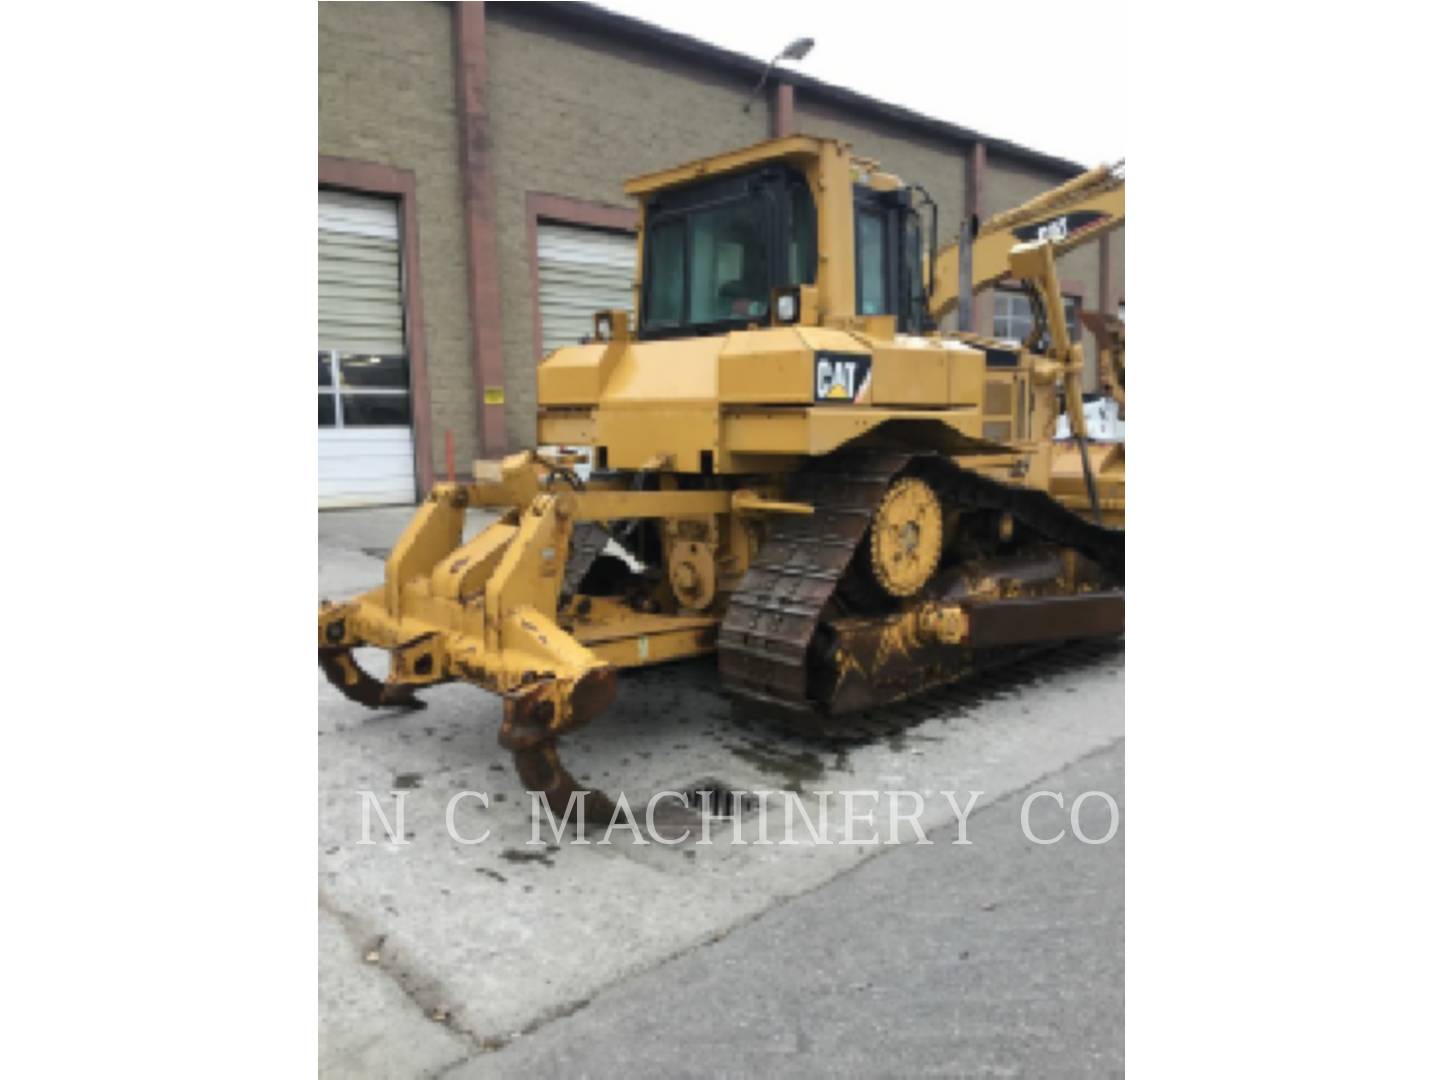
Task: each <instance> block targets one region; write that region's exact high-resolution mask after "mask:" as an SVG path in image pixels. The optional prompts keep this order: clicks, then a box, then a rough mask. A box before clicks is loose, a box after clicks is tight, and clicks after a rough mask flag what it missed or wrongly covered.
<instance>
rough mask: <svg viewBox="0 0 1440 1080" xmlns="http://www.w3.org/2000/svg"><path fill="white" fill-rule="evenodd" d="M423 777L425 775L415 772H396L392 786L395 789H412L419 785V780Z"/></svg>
mask: <svg viewBox="0 0 1440 1080" xmlns="http://www.w3.org/2000/svg"><path fill="white" fill-rule="evenodd" d="M424 779H425V777H423V776H422V775H420V774H419V773H415V772H403V773H397V774H396V776H395V783H394V787H395V790H397V791H413V790H414V789H415V788H418V787H419V786H420V781H422V780H424Z"/></svg>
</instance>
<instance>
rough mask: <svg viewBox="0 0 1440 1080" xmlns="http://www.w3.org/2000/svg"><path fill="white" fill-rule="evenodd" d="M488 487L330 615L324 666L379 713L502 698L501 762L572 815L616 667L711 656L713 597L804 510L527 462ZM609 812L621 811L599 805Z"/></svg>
mask: <svg viewBox="0 0 1440 1080" xmlns="http://www.w3.org/2000/svg"><path fill="white" fill-rule="evenodd" d="M477 475H479V476H480V477H481V478H480V479H477V480H476V482H474V483H462V484H454V483H451V484H440V485H438V486H437V487H436V488H435V490H434V491H433V492H432V493H431V495H430V497H429V498H428V499H427V500H426V501H425V502H424V503H423V504H422V505H421V507H420V508H419V510H418V511H417V513H416V515H415V517H414V519H413V520H412V521H411V522H410V524H409V526H408V527H407V528H406V530H405V532H404V533H403V534H402V536H401V537H400V539H399V541H398V542H397V543H396V545H395V547H394V549H393V550H392V551H391V553H390V555H389V557H388V558H387V559H386V561H385V583H384V584H383V585H381V586H380V587H378V588H376V589H373V590H371V591H370V592H368V593H365V594H363V595H362V596H359V597H356V598H355V599H354V600H351V601H349V602H347V603H343V604H329V603H326V604H323V605H322V606H321V609H320V619H319V659H320V667H321V669H322V670H323V671H324V673H325V675H326V677H327V678H328V679H329V680H330V682H331V683H333V684H334V685H335V686H336V687H337V688H338V689H339V690H340V692H341V693H343V694H344V695H345V696H346V697H348V698H350V699H351V700H352V701H357V702H359V703H361V704H363V705H367V706H370V707H371V708H382V707H386V706H398V707H412V708H413V707H419V705H420V702H419V700H418V699H417V698H416V696H415V694H416V692H417V691H419V690H422V689H424V688H426V687H429V686H433V685H436V684H439V683H443V682H451V681H457V680H458V681H464V682H470V683H474V684H475V685H477V686H479V687H482V688H483V689H485V690H489V691H490V692H492V693H495V694H498V695H500V696H501V698H502V699H503V701H504V718H503V720H502V722H501V725H500V731H499V742H500V745H501V746H503V747H504V748H505V749H507V750H509V751H510V752H511V754H512V755H513V757H514V759H515V764H516V768H517V770H518V772H519V774H520V777H521V780H522V781H523V782H524V783H525V785H526V786H527V787H528V788H529V789H531V790H534V791H539V792H541V793H543V794H544V796H545V798H546V800H547V801H548V802H549V803H550V804H551V806H552V807H553V808H554V810H555V812H557V813H559V812H562V811H563V809H564V807H565V806H566V805H567V803H568V802H569V800H570V797H571V795H572V794H574V793H576V792H577V791H579V790H580V788H579V786H578V785H577V784H576V782H575V779H574V778H573V777H572V776H571V774H570V773H569V772H568V771H567V770H566V769H565V767H564V766H563V765H562V764H561V762H560V759H559V756H558V753H557V751H556V741H557V739H558V738H559V737H560V736H561V735H563V734H565V733H566V732H568V731H571V730H573V729H575V728H577V727H580V726H582V725H583V724H586V723H588V722H589V721H590V720H591V719H593V718H594V717H595V716H597V715H598V714H600V713H601V712H603V711H604V710H605V709H606V708H608V707H609V705H610V703H611V702H612V701H613V700H614V697H615V692H616V673H617V671H618V670H619V669H620V668H624V667H634V666H639V665H643V664H651V663H658V662H661V661H665V660H673V659H680V658H683V657H689V656H697V655H701V654H703V653H708V652H711V651H713V650H714V648H715V636H716V630H717V627H718V624H719V615H718V613H717V610H716V607H717V603H716V601H717V597H718V592H717V589H718V588H719V587H721V586H726V587H733V584H734V582H735V581H738V579H739V577H740V576H741V575H742V574H743V572H744V561H743V560H744V558H745V557H746V556H747V555H748V552H749V550H750V549H751V547H752V546H754V545H756V544H758V524H757V521H756V519H757V518H758V517H760V516H762V515H765V514H768V513H776V512H780V513H784V512H808V507H793V506H789V505H787V504H783V503H775V502H773V501H771V500H769V499H768V498H766V496H765V494H764V493H763V492H757V491H753V490H748V489H746V490H730V489H720V488H704V489H695V488H682V487H680V486H679V485H680V483H681V481H679V480H677V479H676V478H674V477H666V478H663V484H664V485H669V486H659V487H656V488H645V487H638V486H637V485H635V484H634V483H633V482H632V479H633V478H632V479H627V478H626V477H624V476H620V475H614V476H608V477H601V478H595V479H592V481H591V483H589V484H588V485H585V484H581V483H580V482H579V481H578V480H577V479H576V478H575V477H574V475H573V474H571V473H568V472H567V471H565V470H561V469H553V468H551V467H550V466H548V465H547V464H546V463H545V462H544V461H542V460H540V459H539V458H537V457H536V455H534V454H533V453H532V452H526V453H523V454H516V455H512V456H511V457H509V458H506V459H505V460H504V461H503V462H500V463H493V464H490V463H481V464H480V465H477ZM483 507H494V508H497V509H499V511H500V514H499V517H498V518H497V519H496V520H494V521H492V522H491V523H490V524H489V525H488V526H486V527H485V528H483V529H482V530H481V531H480V532H479V533H477V534H476V535H475V536H474V537H473V538H471V539H470V540H467V541H464V542H463V543H462V536H463V533H464V524H465V513H466V511H467V510H468V509H471V508H483ZM662 519H663V520H662ZM752 537H753V538H752ZM611 539H617V540H618V541H619V543H620V547H621V550H622V551H625V552H626V553H627V554H628V555H630V556H631V558H632V559H635V558H636V557H637V553H638V554H639V555H643V556H645V557H647V558H650V559H653V560H654V561H655V562H657V563H659V564H661V565H666V564H668V569H669V572H668V573H666V572H662V571H660V570H658V569H654V568H651V567H647V568H646V569H645V570H643V571H642V572H639V573H637V572H635V571H634V570H633V569H632V568H631V567H630V565H629V564H627V563H626V562H625V561H624V560H621V559H617V558H616V557H615V556H613V555H608V554H605V553H604V548H605V546H606V544H607V543H608V542H609V541H610V540H611ZM736 553H739V554H736ZM737 560H739V561H737ZM697 581H703V582H704V583H706V584H707V585H708V588H706V589H698V588H696V587H695V584H694V583H695V582H697ZM586 589H591V590H593V591H585V590H586ZM363 646H370V647H376V648H380V649H383V650H385V651H386V652H388V653H389V656H390V668H389V673H388V675H387V677H386V678H385V679H384V680H383V681H381V680H379V679H376V678H373V677H372V676H370V675H369V674H368V673H366V672H365V671H364V670H363V669H362V668H361V667H360V666H359V665H358V664H357V663H356V661H355V657H354V650H355V649H356V648H357V647H363ZM597 803H608V800H602V799H600V798H599V797H598V793H597V798H596V800H594V801H592V802H591V805H592V806H595V805H596V804H597Z"/></svg>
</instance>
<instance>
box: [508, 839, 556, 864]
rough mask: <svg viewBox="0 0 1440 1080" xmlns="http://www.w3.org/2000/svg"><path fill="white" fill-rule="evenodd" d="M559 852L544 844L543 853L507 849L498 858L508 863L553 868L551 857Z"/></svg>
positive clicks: (552, 846) (554, 847)
mask: <svg viewBox="0 0 1440 1080" xmlns="http://www.w3.org/2000/svg"><path fill="white" fill-rule="evenodd" d="M559 850H560V849H559V848H558V847H557V846H556V845H554V844H546V845H545V850H544V851H524V850H522V849H520V848H513V847H508V848H506V849H505V850H504V851H502V852H500V857H501V858H502V859H504V860H505V861H506V862H509V863H540V865H542V866H554V865H555V859H554V858H553V856H554V854H555V852H557V851H559Z"/></svg>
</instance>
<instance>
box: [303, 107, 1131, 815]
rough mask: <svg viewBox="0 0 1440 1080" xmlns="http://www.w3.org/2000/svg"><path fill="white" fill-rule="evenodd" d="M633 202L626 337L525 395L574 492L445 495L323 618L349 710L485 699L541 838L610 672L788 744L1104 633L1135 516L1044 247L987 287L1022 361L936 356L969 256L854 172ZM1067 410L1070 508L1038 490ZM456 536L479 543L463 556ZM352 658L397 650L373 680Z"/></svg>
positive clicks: (961, 339)
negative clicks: (675, 677)
mask: <svg viewBox="0 0 1440 1080" xmlns="http://www.w3.org/2000/svg"><path fill="white" fill-rule="evenodd" d="M1087 175H1088V174H1087ZM625 190H626V192H627V193H628V194H629V195H630V196H632V197H634V198H635V199H637V200H638V201H639V205H640V209H641V225H640V229H639V237H638V243H637V272H636V285H635V292H636V303H635V308H634V310H635V315H634V317H633V318H632V316H631V315H630V314H629V313H628V312H627V311H624V310H617V311H606V312H597V313H595V316H594V324H593V325H594V334H593V336H592V337H590V338H588V339H587V340H586V341H584V342H582V343H579V344H575V345H571V346H566V347H563V348H560V349H557V350H555V351H554V352H552V353H551V354H550V355H549V356H547V357H546V358H545V360H544V361H543V362H542V363H541V364H540V366H539V369H538V420H537V432H536V443H537V445H541V446H562V447H583V448H584V452H585V455H586V457H587V459H588V462H587V463H588V465H589V466H590V468H589V472H588V476H586V477H584V478H583V479H582V475H581V472H579V471H577V467H578V465H579V459H578V455H577V454H567V453H554V454H541V453H538V452H537V451H535V450H526V451H523V452H520V453H516V454H512V455H510V456H508V457H506V458H504V459H503V460H499V461H481V462H476V463H475V466H474V475H473V477H472V478H470V479H466V480H463V481H460V482H448V483H439V484H437V485H436V486H435V487H434V489H433V490H432V491H431V492H430V493H429V495H428V497H427V498H426V499H425V501H424V502H423V503H422V504H421V505H420V507H419V508H418V510H417V512H416V514H415V517H414V519H413V520H412V521H411V522H410V524H409V526H408V527H407V528H406V529H405V531H404V533H403V534H402V535H401V537H400V539H399V541H398V542H397V543H396V544H395V546H394V548H393V550H392V551H391V552H390V554H389V557H388V558H387V560H386V562H385V580H384V584H383V585H381V586H379V587H378V588H376V589H374V590H373V591H371V592H368V593H365V594H364V595H361V596H358V597H355V598H353V599H351V600H349V601H346V602H341V603H325V604H322V607H321V610H320V615H319V655H320V666H321V668H322V669H323V670H324V672H325V674H326V675H327V676H328V677H329V679H330V681H331V682H332V683H333V684H334V685H335V686H336V687H338V688H339V690H340V691H341V692H342V693H344V694H345V695H346V696H347V697H349V698H351V699H353V700H355V701H357V702H360V703H361V704H364V705H368V706H372V707H383V706H417V705H418V704H419V701H418V699H417V698H416V696H415V695H416V693H417V691H420V690H423V689H424V688H425V687H428V686H432V685H435V684H437V683H441V682H447V681H452V680H461V681H465V682H470V683H474V684H475V685H477V686H479V687H482V688H483V689H485V690H488V691H490V692H492V693H495V694H498V695H500V696H501V697H502V699H503V703H504V708H503V720H502V722H501V725H500V729H499V742H500V744H501V746H502V747H504V748H505V749H506V750H508V751H510V753H511V754H512V755H513V757H514V760H515V763H516V767H517V769H518V772H519V775H520V778H521V780H522V782H523V783H524V784H525V786H526V787H527V788H528V789H530V790H532V791H536V792H540V793H543V795H544V797H545V798H546V800H547V801H548V802H549V803H550V805H551V806H553V807H554V808H555V810H556V812H557V813H558V812H559V811H560V810H561V809H563V808H564V807H565V806H566V805H567V804H568V803H569V801H570V799H571V797H572V796H574V795H575V794H576V793H577V792H578V791H579V790H580V789H579V787H578V785H577V783H576V781H575V780H574V778H573V777H572V776H571V774H570V773H569V772H568V771H567V770H566V769H565V767H564V766H563V765H562V764H561V762H560V758H559V755H558V753H557V741H558V740H559V739H560V738H561V737H562V736H564V735H565V734H566V733H567V732H569V731H572V730H573V729H575V728H577V727H579V726H581V725H583V724H586V723H587V722H589V721H590V720H592V719H593V718H594V717H595V716H596V715H598V714H599V713H601V712H602V711H603V710H604V709H605V708H606V707H607V706H608V705H609V704H610V703H611V701H612V700H613V698H614V697H615V694H616V686H617V674H618V672H620V671H621V670H623V669H626V668H635V667H640V666H643V665H648V664H656V663H662V662H666V661H671V660H676V659H680V658H685V657H695V656H701V655H706V654H714V655H716V656H717V658H718V663H719V669H720V674H721V680H722V684H723V687H724V689H725V690H726V692H727V693H728V694H730V695H732V696H733V698H734V699H735V700H736V701H737V702H740V703H742V704H746V703H749V704H753V705H755V706H757V707H764V708H765V709H766V710H767V711H769V712H772V713H774V714H777V715H780V716H786V717H791V718H793V719H794V721H795V723H796V724H797V725H801V726H803V725H804V724H805V723H806V722H807V720H809V719H813V718H814V717H815V716H817V715H824V716H836V717H843V715H844V714H846V713H848V712H852V711H855V710H861V709H872V708H875V707H882V706H884V705H885V704H886V703H889V702H894V701H898V700H900V699H902V698H905V697H908V696H910V695H914V694H917V693H919V692H921V691H924V690H926V689H928V688H931V687H935V686H938V685H941V684H944V683H947V682H950V681H952V680H955V679H957V678H960V677H962V676H963V675H964V674H966V673H967V672H968V671H970V670H972V667H973V664H974V662H975V661H976V659H977V657H982V656H989V655H992V654H994V653H997V652H998V653H1002V654H1003V653H1004V652H1005V651H1006V650H1011V649H1014V648H1016V647H1020V646H1026V645H1030V644H1033V643H1037V642H1050V641H1062V640H1069V639H1080V638H1087V637H1097V636H1109V635H1118V634H1120V633H1122V632H1123V628H1124V591H1123V590H1124V533H1123V516H1124V501H1123V487H1121V488H1120V489H1119V492H1120V494H1119V495H1118V497H1115V496H1111V495H1107V494H1106V493H1105V491H1104V489H1103V485H1101V484H1100V483H1099V482H1097V478H1096V476H1095V475H1094V473H1093V470H1092V468H1091V462H1090V451H1089V449H1088V447H1087V444H1086V438H1085V424H1084V415H1083V410H1082V408H1081V386H1080V379H1081V373H1082V361H1083V353H1082V350H1081V347H1080V346H1079V345H1078V344H1076V343H1074V342H1072V341H1071V340H1070V336H1069V331H1068V329H1067V326H1066V322H1065V318H1064V311H1063V307H1062V299H1061V295H1060V291H1059V285H1058V279H1057V277H1056V273H1055V255H1056V250H1057V237H1056V236H1054V235H1053V234H1052V235H1045V234H1044V233H1043V232H1042V233H1041V234H1038V235H1036V236H1035V237H1034V238H1031V239H1028V240H1015V239H1014V238H1013V237H1012V238H1010V240H1009V241H1008V242H1006V243H1005V245H1004V248H1005V250H1004V273H1003V274H1001V275H999V277H995V276H994V274H993V273H992V271H991V270H989V269H984V270H983V271H982V272H983V273H984V274H987V275H990V277H993V278H994V281H999V280H1001V279H1002V278H1008V279H1011V280H1013V281H1014V282H1016V283H1018V284H1019V285H1020V286H1021V287H1023V288H1024V289H1025V290H1026V291H1027V292H1028V294H1029V296H1030V297H1031V300H1032V303H1033V305H1034V314H1035V320H1034V321H1035V327H1036V330H1035V332H1034V333H1033V334H1032V335H1031V337H1030V338H1029V339H1028V340H1027V341H1026V342H1024V343H1021V344H1016V343H1013V342H1006V341H1001V340H997V339H993V338H989V337H986V336H984V335H979V334H975V333H969V332H941V331H939V330H937V329H936V327H937V324H938V320H939V319H940V317H942V316H943V315H944V313H945V312H946V311H948V310H949V309H950V308H951V307H953V306H954V305H955V304H957V303H960V302H961V301H962V300H968V297H969V295H970V293H971V291H972V289H973V287H974V285H980V286H981V287H985V286H983V285H981V279H980V278H976V279H974V285H972V284H971V283H970V282H966V281H964V279H965V277H966V276H967V274H968V273H969V270H968V269H967V266H968V264H973V266H975V267H977V268H979V267H987V266H988V265H989V264H988V262H986V261H985V259H984V252H983V251H982V248H985V249H986V250H988V244H986V243H982V241H983V238H984V237H985V236H987V235H988V234H987V233H984V231H983V230H981V231H980V232H978V233H977V234H976V235H975V236H962V237H961V239H960V241H959V242H958V243H957V244H956V245H952V246H951V247H953V248H954V250H953V251H952V250H951V247H947V248H945V249H941V248H940V247H939V245H938V237H937V236H936V221H937V214H936V210H935V205H934V203H933V201H932V200H930V199H929V197H928V195H926V193H925V192H924V191H923V189H921V188H919V187H917V186H912V185H907V184H906V183H905V182H904V181H903V180H901V179H900V178H898V177H896V176H894V175H892V174H889V173H886V172H884V171H882V170H881V168H880V167H879V165H878V163H876V162H873V161H870V160H868V159H864V158H861V157H858V156H857V155H855V154H853V153H852V151H851V149H850V147H849V146H848V145H847V144H844V143H841V142H838V141H834V140H829V139H821V138H813V137H809V136H800V135H797V136H788V137H784V138H780V139H773V140H769V141H767V142H764V143H760V144H758V145H755V146H752V147H748V148H745V149H741V150H736V151H733V152H729V153H723V154H718V155H715V156H712V157H708V158H705V159H704V160H701V161H696V162H692V163H690V164H687V165H682V166H679V167H677V168H673V169H669V170H665V171H663V172H659V173H655V174H651V175H647V176H642V177H639V178H637V179H635V180H632V181H630V182H629V183H628V184H627V185H626V188H625ZM1045 212H1048V211H1046V209H1045V208H1044V207H1041V208H1040V213H1041V216H1043V214H1044V213H1045ZM1122 213H1123V204H1122ZM927 225H928V228H927ZM928 253H933V255H934V257H933V258H931V257H927V254H928ZM962 263H964V264H967V266H962V265H961V264H962ZM986 280H988V279H986ZM994 281H991V282H990V284H993V283H994ZM962 291H963V293H964V296H962V295H961V293H962ZM1062 410H1063V411H1064V412H1065V413H1066V414H1067V415H1068V417H1069V420H1070V424H1071V428H1072V431H1073V432H1074V434H1075V439H1074V445H1075V448H1076V451H1077V452H1078V454H1079V457H1080V460H1081V463H1082V470H1081V471H1082V473H1083V476H1082V477H1081V479H1080V480H1079V481H1078V484H1079V486H1078V488H1076V487H1075V486H1074V485H1073V484H1071V485H1070V486H1066V485H1067V483H1068V480H1067V478H1066V477H1065V476H1063V475H1060V474H1057V473H1056V472H1055V468H1054V466H1055V462H1056V460H1057V457H1056V455H1057V447H1056V443H1055V441H1054V432H1055V425H1056V419H1057V417H1058V416H1059V415H1060V414H1061V412H1062ZM1062 481H1064V483H1062ZM1057 485H1058V486H1057ZM1052 489H1053V490H1052ZM476 508H490V509H491V510H493V511H496V512H498V516H497V517H495V519H494V520H493V521H492V522H491V523H490V524H488V525H487V526H486V527H484V528H482V529H481V530H480V531H479V532H478V533H476V534H475V535H474V536H473V538H471V539H468V540H463V542H462V539H463V536H464V523H465V516H466V512H467V511H468V510H471V509H476ZM361 646H374V647H378V648H380V649H383V650H386V651H387V652H388V653H389V674H388V676H387V677H386V678H385V679H384V680H383V681H382V680H380V679H377V678H375V677H373V676H371V675H370V674H369V673H368V672H366V671H365V670H364V669H363V668H361V667H360V666H359V665H358V664H357V663H356V661H355V657H354V650H355V649H356V648H358V647H361ZM593 794H594V796H595V801H597V802H598V801H600V800H601V799H602V798H603V794H602V793H598V792H597V793H593ZM592 805H593V803H592Z"/></svg>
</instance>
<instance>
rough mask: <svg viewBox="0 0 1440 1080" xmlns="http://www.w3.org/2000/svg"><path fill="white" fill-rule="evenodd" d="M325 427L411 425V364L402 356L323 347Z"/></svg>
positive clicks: (322, 420) (322, 423)
mask: <svg viewBox="0 0 1440 1080" xmlns="http://www.w3.org/2000/svg"><path fill="white" fill-rule="evenodd" d="M319 357H320V387H319V392H320V426H321V427H322V428H358V427H403V428H408V427H409V426H410V365H409V363H408V362H407V361H406V359H405V357H403V356H365V355H363V354H355V353H342V352H340V351H339V350H338V349H321V350H320V351H319Z"/></svg>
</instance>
